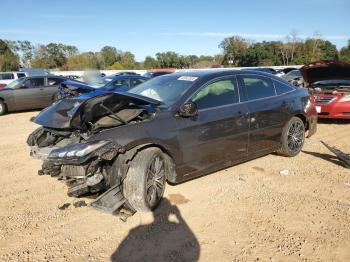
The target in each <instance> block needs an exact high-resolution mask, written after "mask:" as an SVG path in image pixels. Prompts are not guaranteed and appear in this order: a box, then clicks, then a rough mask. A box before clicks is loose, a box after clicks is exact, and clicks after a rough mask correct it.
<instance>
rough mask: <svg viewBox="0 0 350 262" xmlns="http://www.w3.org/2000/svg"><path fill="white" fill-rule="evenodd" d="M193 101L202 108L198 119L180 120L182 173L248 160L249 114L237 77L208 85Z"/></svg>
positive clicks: (178, 121) (195, 95)
mask: <svg viewBox="0 0 350 262" xmlns="http://www.w3.org/2000/svg"><path fill="white" fill-rule="evenodd" d="M190 100H192V101H193V102H195V103H196V104H197V106H198V117H196V118H195V119H190V118H183V117H177V120H176V121H177V127H178V141H179V145H180V147H181V151H182V152H183V165H182V166H181V167H179V168H180V172H181V173H187V174H189V175H190V174H191V173H194V172H197V171H203V170H209V169H215V167H219V166H221V167H222V166H223V165H225V164H227V165H229V164H230V163H231V162H232V161H236V160H238V159H241V158H244V157H245V156H246V153H247V143H248V127H249V122H248V111H247V108H246V106H245V105H244V104H240V103H239V90H238V84H237V81H236V77H235V76H229V77H223V78H220V79H216V80H213V81H211V82H209V83H207V84H204V85H203V86H202V87H201V88H200V89H199V90H198V92H197V93H195V94H194V95H193V96H192V97H191V98H190Z"/></svg>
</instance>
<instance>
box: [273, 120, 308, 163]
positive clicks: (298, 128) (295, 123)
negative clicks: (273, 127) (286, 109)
mask: <svg viewBox="0 0 350 262" xmlns="http://www.w3.org/2000/svg"><path fill="white" fill-rule="evenodd" d="M304 141H305V125H304V122H303V121H302V120H301V119H300V118H299V117H292V118H291V119H290V120H289V121H288V123H287V124H286V125H285V126H284V127H283V131H282V136H281V148H280V149H279V150H278V151H277V152H278V153H279V154H281V155H283V156H287V157H292V156H296V155H297V154H299V153H300V151H301V150H302V148H303V145H304Z"/></svg>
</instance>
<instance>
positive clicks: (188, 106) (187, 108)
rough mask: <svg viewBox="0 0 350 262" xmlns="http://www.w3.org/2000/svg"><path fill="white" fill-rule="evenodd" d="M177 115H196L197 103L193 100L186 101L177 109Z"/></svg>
mask: <svg viewBox="0 0 350 262" xmlns="http://www.w3.org/2000/svg"><path fill="white" fill-rule="evenodd" d="M179 115H180V116H182V117H195V116H197V115H198V109H197V104H196V103H195V102H192V101H190V102H186V103H185V104H183V105H182V106H180V109H179Z"/></svg>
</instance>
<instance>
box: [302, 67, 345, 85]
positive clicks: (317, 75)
mask: <svg viewBox="0 0 350 262" xmlns="http://www.w3.org/2000/svg"><path fill="white" fill-rule="evenodd" d="M299 70H300V72H301V74H302V76H303V78H304V81H305V82H306V83H308V84H309V85H310V84H312V83H315V82H318V81H323V80H350V64H349V63H345V62H337V61H317V62H313V63H311V64H308V65H304V66H303V67H302V68H300V69H299Z"/></svg>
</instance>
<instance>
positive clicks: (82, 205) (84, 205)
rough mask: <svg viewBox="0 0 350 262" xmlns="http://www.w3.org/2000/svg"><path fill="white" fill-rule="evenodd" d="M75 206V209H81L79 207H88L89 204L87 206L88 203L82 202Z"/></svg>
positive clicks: (75, 203)
mask: <svg viewBox="0 0 350 262" xmlns="http://www.w3.org/2000/svg"><path fill="white" fill-rule="evenodd" d="M73 206H74V207H75V208H79V207H86V206H87V204H86V202H85V201H84V200H80V201H77V202H74V203H73Z"/></svg>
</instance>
